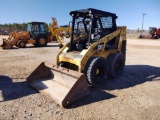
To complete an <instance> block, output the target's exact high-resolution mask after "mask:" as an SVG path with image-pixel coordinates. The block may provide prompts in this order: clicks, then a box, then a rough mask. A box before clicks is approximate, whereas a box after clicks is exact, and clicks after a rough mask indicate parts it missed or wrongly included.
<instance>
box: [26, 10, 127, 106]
mask: <svg viewBox="0 0 160 120" xmlns="http://www.w3.org/2000/svg"><path fill="white" fill-rule="evenodd" d="M70 15H71V16H72V34H71V38H70V42H69V43H67V44H66V45H65V46H63V48H62V49H61V50H60V52H59V53H58V55H57V59H56V61H57V62H56V65H54V64H51V63H46V62H43V63H41V64H40V65H39V66H38V67H37V69H35V70H34V71H33V73H31V75H30V76H29V77H28V78H27V81H28V83H29V84H30V85H31V86H32V87H33V88H35V89H37V90H38V91H40V92H42V93H44V94H47V95H49V96H50V97H51V98H52V99H53V100H54V101H55V102H56V103H57V104H59V105H60V106H62V107H66V106H67V105H69V104H72V103H73V102H75V101H77V100H79V99H81V98H83V97H85V96H87V95H89V94H90V90H89V86H99V85H102V84H103V82H104V81H106V80H107V78H108V76H111V77H117V76H118V75H119V74H120V73H122V72H123V69H124V67H125V57H126V27H125V26H122V27H117V25H116V18H117V16H116V14H114V13H110V12H105V11H101V10H96V9H92V8H89V9H82V10H76V11H71V12H70ZM74 34H76V35H77V37H76V38H75V39H74V37H73V36H74Z"/></svg>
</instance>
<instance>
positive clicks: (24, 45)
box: [16, 40, 26, 48]
mask: <svg viewBox="0 0 160 120" xmlns="http://www.w3.org/2000/svg"><path fill="white" fill-rule="evenodd" d="M16 46H17V47H19V48H25V47H26V41H24V40H19V41H18V42H17V45H16Z"/></svg>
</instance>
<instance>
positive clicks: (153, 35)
mask: <svg viewBox="0 0 160 120" xmlns="http://www.w3.org/2000/svg"><path fill="white" fill-rule="evenodd" d="M149 33H150V34H149V35H140V36H139V38H146V39H159V38H160V28H156V27H149Z"/></svg>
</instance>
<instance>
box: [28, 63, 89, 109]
mask: <svg viewBox="0 0 160 120" xmlns="http://www.w3.org/2000/svg"><path fill="white" fill-rule="evenodd" d="M27 82H28V83H29V84H30V85H31V86H32V87H33V88H35V89H36V90H38V91H40V92H42V93H44V94H47V95H49V96H50V97H51V98H52V99H53V100H54V101H55V102H56V103H58V104H59V105H60V106H62V107H66V106H67V105H69V104H71V103H73V102H75V101H76V100H78V99H80V98H82V97H84V96H86V95H89V94H90V90H89V86H88V82H87V79H86V76H85V75H84V74H82V73H79V72H76V71H73V70H69V69H66V68H63V67H57V66H53V65H52V64H49V63H46V62H43V63H41V64H40V65H39V66H38V67H37V68H36V69H35V70H34V71H33V73H31V75H30V76H29V77H28V78H27Z"/></svg>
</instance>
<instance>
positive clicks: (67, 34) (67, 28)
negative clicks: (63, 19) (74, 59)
mask: <svg viewBox="0 0 160 120" xmlns="http://www.w3.org/2000/svg"><path fill="white" fill-rule="evenodd" d="M71 23H72V22H71V21H70V22H69V25H62V26H60V28H63V31H64V32H65V37H66V38H70V36H71V32H72V27H71Z"/></svg>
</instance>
